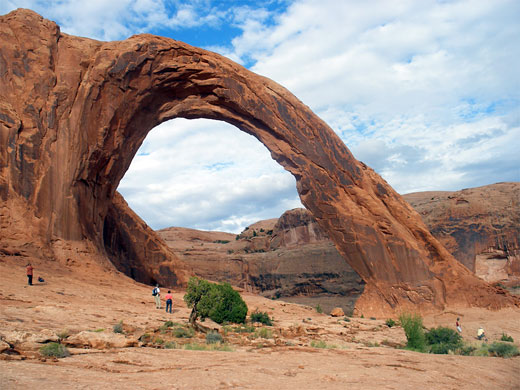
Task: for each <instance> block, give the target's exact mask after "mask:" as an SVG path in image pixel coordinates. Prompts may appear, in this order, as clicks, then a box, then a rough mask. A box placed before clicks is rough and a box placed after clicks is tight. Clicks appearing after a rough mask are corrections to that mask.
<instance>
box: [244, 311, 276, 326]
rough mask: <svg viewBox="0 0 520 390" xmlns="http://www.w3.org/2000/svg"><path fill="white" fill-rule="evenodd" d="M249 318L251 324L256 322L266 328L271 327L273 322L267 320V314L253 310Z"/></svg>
mask: <svg viewBox="0 0 520 390" xmlns="http://www.w3.org/2000/svg"><path fill="white" fill-rule="evenodd" d="M249 318H250V320H251V322H252V323H255V322H258V323H260V324H264V325H267V326H271V325H273V321H272V320H271V318H269V314H267V313H266V312H262V311H256V310H255V311H254V312H252V313H251V315H250V316H249Z"/></svg>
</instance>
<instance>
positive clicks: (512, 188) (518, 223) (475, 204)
mask: <svg viewBox="0 0 520 390" xmlns="http://www.w3.org/2000/svg"><path fill="white" fill-rule="evenodd" d="M403 197H404V199H406V200H407V201H408V202H409V203H410V204H411V205H412V206H413V208H414V209H416V210H417V211H418V212H419V214H420V215H421V217H422V219H423V221H424V222H425V223H426V225H427V226H428V227H429V229H430V231H431V232H432V234H433V235H434V236H435V237H436V238H437V239H438V240H439V241H440V242H441V243H442V244H443V245H444V246H445V247H446V249H448V250H449V251H450V252H451V253H452V254H453V256H455V258H456V259H457V260H459V261H460V262H461V263H462V264H464V265H465V266H466V267H468V268H469V269H470V270H472V271H473V272H475V273H476V274H477V275H478V276H479V277H481V278H483V279H485V280H487V281H489V282H498V281H502V282H507V281H509V280H517V279H518V278H519V277H520V183H497V184H492V185H488V186H484V187H478V188H468V189H464V190H462V191H453V192H451V191H435V192H418V193H412V194H406V195H403Z"/></svg>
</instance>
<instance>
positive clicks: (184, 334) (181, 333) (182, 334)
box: [172, 327, 195, 339]
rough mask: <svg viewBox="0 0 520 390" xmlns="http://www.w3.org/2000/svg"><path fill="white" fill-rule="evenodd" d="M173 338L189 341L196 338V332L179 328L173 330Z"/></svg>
mask: <svg viewBox="0 0 520 390" xmlns="http://www.w3.org/2000/svg"><path fill="white" fill-rule="evenodd" d="M172 335H173V337H177V338H178V339H180V338H185V339H189V338H192V337H193V336H195V331H194V330H193V329H191V328H184V327H178V328H174V329H173V330H172Z"/></svg>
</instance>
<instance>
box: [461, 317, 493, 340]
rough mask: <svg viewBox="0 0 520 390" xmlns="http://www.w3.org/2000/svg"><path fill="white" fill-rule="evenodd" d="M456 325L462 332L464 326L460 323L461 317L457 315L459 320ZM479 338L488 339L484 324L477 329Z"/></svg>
mask: <svg viewBox="0 0 520 390" xmlns="http://www.w3.org/2000/svg"><path fill="white" fill-rule="evenodd" d="M455 327H456V328H457V332H459V333H462V326H461V325H460V318H459V317H457V321H455ZM477 339H478V340H482V339H484V340H487V338H486V332H484V328H482V326H479V328H478V329H477Z"/></svg>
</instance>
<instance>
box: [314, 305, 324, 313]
mask: <svg viewBox="0 0 520 390" xmlns="http://www.w3.org/2000/svg"><path fill="white" fill-rule="evenodd" d="M316 311H317V312H318V313H320V314H321V313H323V309H322V308H321V306H320V305H319V304H318V305H317V306H316Z"/></svg>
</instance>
